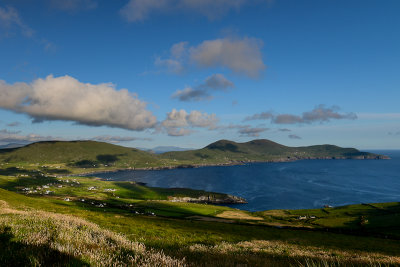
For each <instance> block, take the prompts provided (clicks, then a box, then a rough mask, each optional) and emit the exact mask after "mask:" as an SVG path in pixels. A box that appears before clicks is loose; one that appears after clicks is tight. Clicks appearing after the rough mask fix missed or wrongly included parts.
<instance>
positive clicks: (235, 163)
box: [62, 154, 391, 176]
mask: <svg viewBox="0 0 400 267" xmlns="http://www.w3.org/2000/svg"><path fill="white" fill-rule="evenodd" d="M389 159H391V158H390V157H389V156H386V155H378V154H377V155H374V156H370V157H365V156H358V157H306V158H294V157H293V158H291V157H289V158H279V159H271V160H246V161H244V160H243V161H231V162H223V163H202V164H181V165H169V166H154V167H138V168H135V167H128V168H115V169H114V168H110V169H107V170H102V171H89V172H82V173H76V174H68V175H62V176H88V175H91V174H93V175H95V174H103V173H111V172H119V171H162V170H173V169H190V168H202V167H219V166H220V167H226V166H239V165H245V164H252V163H279V162H294V161H300V160H389Z"/></svg>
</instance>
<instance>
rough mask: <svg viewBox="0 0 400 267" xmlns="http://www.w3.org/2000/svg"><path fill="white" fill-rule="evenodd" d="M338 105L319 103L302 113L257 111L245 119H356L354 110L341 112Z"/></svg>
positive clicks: (285, 121)
mask: <svg viewBox="0 0 400 267" xmlns="http://www.w3.org/2000/svg"><path fill="white" fill-rule="evenodd" d="M339 111H340V108H339V107H338V106H331V107H326V106H325V105H322V104H321V105H318V106H316V107H315V108H314V109H313V110H311V111H306V112H303V113H302V115H294V114H278V115H275V114H274V113H273V112H272V111H268V112H262V113H257V114H254V115H252V116H248V117H246V118H245V119H244V120H245V121H249V120H271V122H272V123H276V124H302V123H314V122H319V123H323V122H329V121H330V120H333V119H334V120H342V119H348V120H355V119H357V115H356V114H355V113H353V112H349V113H339Z"/></svg>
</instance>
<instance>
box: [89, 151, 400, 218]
mask: <svg viewBox="0 0 400 267" xmlns="http://www.w3.org/2000/svg"><path fill="white" fill-rule="evenodd" d="M373 152H374V153H379V154H384V155H388V156H390V157H391V159H390V160H301V161H294V162H276V163H253V164H246V165H238V166H213V167H211V166H210V167H201V168H190V169H172V170H154V171H139V170H137V171H134V170H130V171H118V172H113V173H100V174H96V176H97V177H101V178H104V179H107V180H115V181H137V182H144V183H147V185H148V186H152V187H164V188H177V187H182V188H192V189H201V190H206V191H212V192H221V193H227V194H232V195H235V196H240V197H244V198H245V199H247V201H248V204H236V205H229V206H232V207H235V208H238V209H243V210H249V211H262V210H271V209H309V208H320V207H322V206H323V205H332V206H341V205H347V204H360V203H376V202H397V201H400V151H399V150H391V151H373Z"/></svg>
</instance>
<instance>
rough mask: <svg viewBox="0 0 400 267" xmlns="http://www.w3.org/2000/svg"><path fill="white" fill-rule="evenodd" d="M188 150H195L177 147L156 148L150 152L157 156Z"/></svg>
mask: <svg viewBox="0 0 400 267" xmlns="http://www.w3.org/2000/svg"><path fill="white" fill-rule="evenodd" d="M187 150H193V149H192V148H183V147H177V146H157V147H155V148H152V149H151V150H150V151H152V152H153V153H156V154H162V153H165V152H172V151H187Z"/></svg>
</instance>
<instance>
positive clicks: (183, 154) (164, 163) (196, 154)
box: [0, 139, 389, 169]
mask: <svg viewBox="0 0 400 267" xmlns="http://www.w3.org/2000/svg"><path fill="white" fill-rule="evenodd" d="M388 158H389V157H387V156H384V155H378V154H373V153H368V152H361V151H359V150H357V149H355V148H342V147H339V146H335V145H314V146H305V147H289V146H285V145H282V144H279V143H276V142H273V141H271V140H267V139H256V140H251V141H248V142H244V143H237V142H234V141H230V140H219V141H216V142H214V143H211V144H209V145H207V146H205V147H204V148H201V149H194V150H187V151H174V152H165V153H162V154H154V153H149V152H146V151H142V150H139V149H136V148H130V147H123V146H119V145H114V144H109V143H104V142H96V141H79V140H77V141H42V142H37V143H32V144H28V145H26V146H24V147H18V148H10V149H0V163H1V162H3V163H28V164H42V165H43V164H45V165H46V164H62V165H63V166H64V167H66V168H67V169H71V168H72V169H74V168H76V169H78V168H80V169H98V168H102V169H128V168H135V169H164V168H176V167H197V166H207V165H232V164H242V163H246V162H281V161H293V160H302V159H388Z"/></svg>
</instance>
